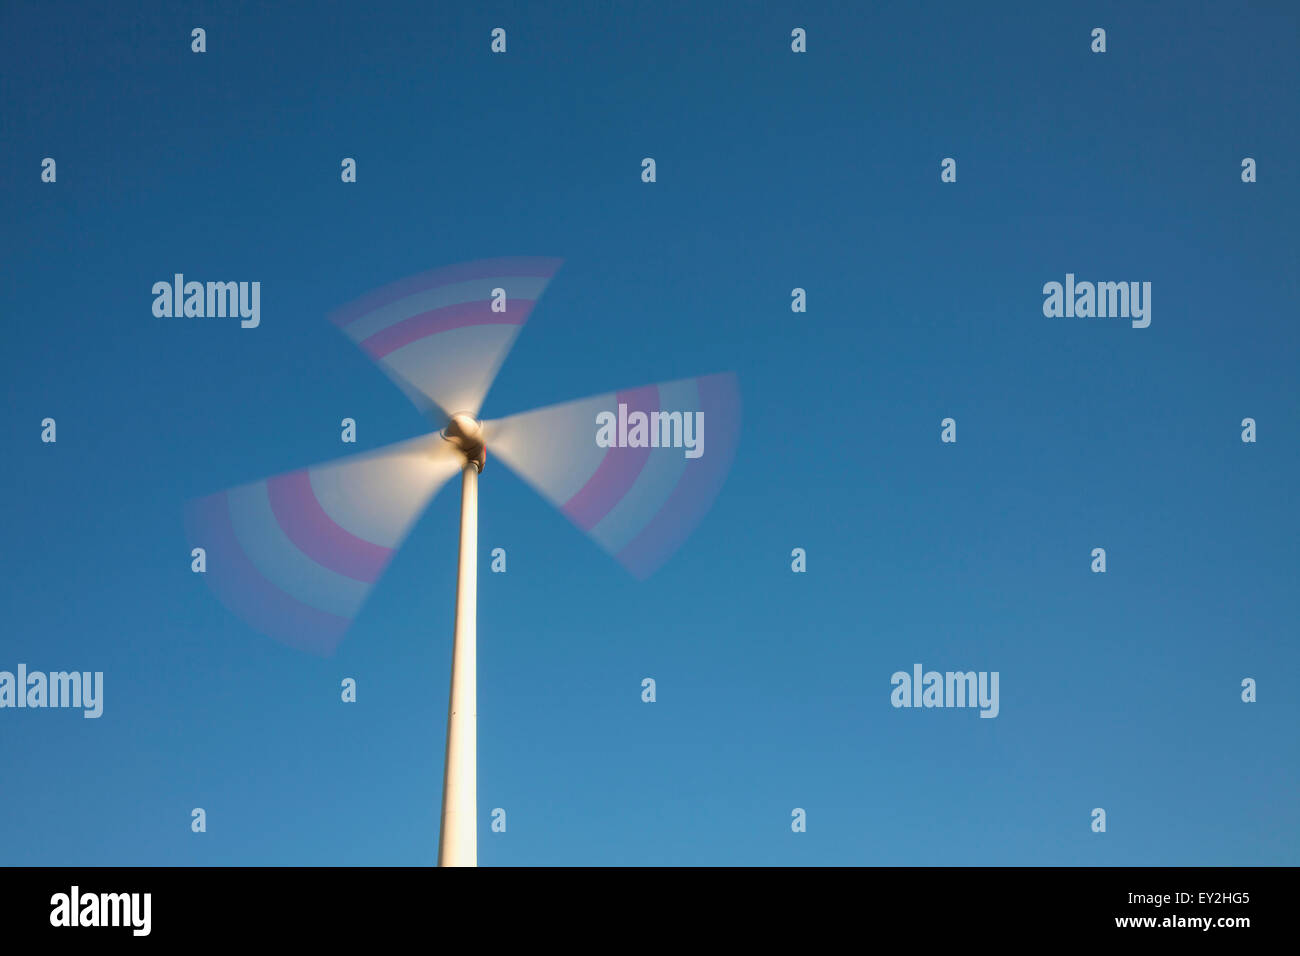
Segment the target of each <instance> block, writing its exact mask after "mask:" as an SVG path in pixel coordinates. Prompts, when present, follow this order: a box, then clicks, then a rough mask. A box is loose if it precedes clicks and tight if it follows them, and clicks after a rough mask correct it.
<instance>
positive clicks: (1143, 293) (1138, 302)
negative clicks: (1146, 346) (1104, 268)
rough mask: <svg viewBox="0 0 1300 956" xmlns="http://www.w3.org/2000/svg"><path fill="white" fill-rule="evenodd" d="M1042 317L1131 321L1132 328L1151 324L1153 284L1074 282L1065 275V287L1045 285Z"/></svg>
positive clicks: (1070, 275)
mask: <svg viewBox="0 0 1300 956" xmlns="http://www.w3.org/2000/svg"><path fill="white" fill-rule="evenodd" d="M1043 295H1044V296H1046V298H1044V299H1043V315H1045V316H1047V317H1048V318H1049V319H1059V318H1061V317H1065V318H1067V319H1073V318H1076V317H1078V318H1081V319H1092V318H1097V319H1132V320H1133V328H1135V329H1145V328H1146V327H1147V326H1148V325H1150V324H1151V283H1150V282H1096V283H1093V282H1075V281H1074V273H1073V272H1067V273H1066V274H1065V285H1062V284H1061V283H1059V282H1048V283H1046V284H1044V286H1043Z"/></svg>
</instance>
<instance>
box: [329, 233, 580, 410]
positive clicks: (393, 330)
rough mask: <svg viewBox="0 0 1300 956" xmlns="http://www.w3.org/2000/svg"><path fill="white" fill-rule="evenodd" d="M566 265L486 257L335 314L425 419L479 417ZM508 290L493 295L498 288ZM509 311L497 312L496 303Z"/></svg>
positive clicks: (401, 284) (397, 285) (388, 289)
mask: <svg viewBox="0 0 1300 956" xmlns="http://www.w3.org/2000/svg"><path fill="white" fill-rule="evenodd" d="M560 263H561V260H559V259H544V258H510V259H483V260H480V261H477V262H466V263H461V264H460V265H454V266H447V267H445V268H441V269H434V270H432V271H430V272H424V273H421V274H420V275H416V276H411V277H410V278H407V279H402V280H399V281H398V282H394V283H391V284H390V285H386V286H384V287H382V288H380V289H376V290H375V291H374V292H371V293H369V294H367V295H365V296H362V297H361V298H360V299H357V300H356V301H355V302H352V303H350V304H348V305H345V306H343V307H342V308H340V309H338V310H337V311H336V312H335V313H334V314H333V315H331V316H330V321H332V322H333V323H334V324H335V325H337V326H339V327H340V328H341V329H342V330H343V331H344V332H345V333H346V334H347V335H348V337H349V338H351V339H352V341H354V342H356V343H357V344H358V345H359V346H361V348H362V349H363V350H364V351H365V352H366V354H368V355H369V356H370V357H371V358H372V359H374V360H375V362H377V363H378V365H379V367H380V368H381V369H383V370H384V372H385V374H387V375H388V377H389V378H390V379H392V380H393V382H394V383H395V384H396V385H397V386H398V388H400V389H401V390H402V391H403V392H405V393H406V396H407V397H408V398H409V399H411V401H413V402H414V403H415V404H416V406H417V407H418V408H419V409H420V410H421V411H423V412H425V413H430V414H436V417H441V419H442V420H443V421H445V420H446V419H448V418H450V417H451V416H452V415H454V414H456V413H457V412H468V413H469V414H470V415H472V416H474V417H475V418H477V417H478V411H479V408H480V407H481V406H482V404H483V398H484V397H485V396H486V395H487V391H488V388H489V387H490V386H491V385H492V379H493V378H494V377H495V376H496V373H497V370H498V369H499V368H500V367H501V363H502V361H504V360H505V357H506V353H507V352H509V351H510V346H511V345H513V344H514V341H515V337H516V336H517V335H518V334H519V330H520V329H521V328H522V327H523V324H524V322H525V321H526V320H527V319H528V315H529V313H530V312H531V311H532V308H533V306H534V305H535V304H536V302H537V300H538V299H539V298H540V297H541V295H542V292H543V290H545V288H546V285H547V283H548V282H549V281H550V279H551V276H553V275H554V274H555V272H556V270H557V269H559V267H560ZM494 289H499V290H503V292H504V299H502V298H501V295H500V294H498V295H497V296H495V297H494V296H493V290H494ZM494 304H495V305H496V308H497V309H502V308H504V311H493V305H494Z"/></svg>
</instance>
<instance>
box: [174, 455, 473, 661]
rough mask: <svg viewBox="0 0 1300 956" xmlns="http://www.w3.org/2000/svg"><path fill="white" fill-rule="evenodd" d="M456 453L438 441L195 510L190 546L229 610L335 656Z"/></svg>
mask: <svg viewBox="0 0 1300 956" xmlns="http://www.w3.org/2000/svg"><path fill="white" fill-rule="evenodd" d="M463 460H464V459H463V458H462V457H461V455H460V453H459V452H457V451H456V450H455V448H453V446H452V445H451V444H450V443H449V442H447V441H445V440H443V438H442V437H441V436H440V435H438V434H437V433H436V432H435V433H433V434H431V435H425V436H422V437H420V438H413V439H411V440H409V441H404V442H399V443H397V444H395V445H389V446H387V447H385V448H381V449H378V450H377V451H374V452H370V453H365V454H360V455H355V456H352V457H350V458H344V459H339V460H338V461H334V462H327V463H325V464H321V465H314V466H312V467H310V468H303V469H299V470H298V471H291V472H287V473H285V474H282V475H277V476H275V477H273V478H265V479H263V480H261V481H255V482H252V483H251V484H247V485H241V486H240V487H238V488H231V489H228V490H226V491H220V492H217V493H216V494H213V495H209V496H207V497H206V498H199V499H197V500H195V501H191V502H189V503H188V505H187V506H186V514H185V524H186V532H187V536H188V540H189V542H190V546H191V547H192V548H194V547H201V548H204V549H205V550H206V552H207V554H206V564H207V572H206V574H204V577H205V578H206V579H207V582H208V584H209V586H210V587H211V588H212V589H213V591H215V592H216V594H217V596H218V597H219V598H220V599H221V601H222V603H224V604H225V605H226V606H227V607H228V608H230V610H231V611H233V612H234V613H235V614H236V615H238V616H239V617H242V618H243V619H244V620H246V621H248V622H249V623H250V624H251V625H252V626H253V627H254V628H256V629H257V630H259V631H261V632H263V633H265V634H267V635H269V636H271V637H274V638H275V639H276V640H279V641H281V642H283V643H285V644H288V645H290V646H291V647H296V648H298V649H300V650H306V651H311V652H313V653H316V654H320V655H322V656H326V657H328V656H329V655H331V654H333V653H334V650H335V648H336V647H337V646H338V643H339V641H340V640H342V638H343V633H344V631H346V630H347V627H348V625H349V624H350V623H351V621H352V618H353V617H355V616H356V614H357V612H358V611H359V610H360V609H361V605H362V603H363V602H364V601H365V598H366V595H367V593H368V592H369V591H370V589H371V587H373V586H374V584H375V582H376V581H377V580H378V579H379V576H380V574H381V573H382V572H383V570H384V568H385V567H386V566H387V564H388V561H389V559H390V558H391V557H392V556H393V553H394V552H395V551H396V550H397V547H398V546H399V545H400V544H401V543H402V539H403V538H405V537H406V533H407V531H408V530H410V527H411V525H412V524H414V523H415V519H416V518H417V517H419V515H420V512H421V511H423V510H424V506H425V505H426V504H427V503H428V501H429V499H430V498H431V497H432V496H433V494H434V493H435V492H436V491H437V490H438V488H439V487H441V485H442V484H443V483H444V482H445V481H447V479H449V478H451V477H452V476H453V475H455V474H457V473H458V472H459V471H460V469H461V465H462V462H463Z"/></svg>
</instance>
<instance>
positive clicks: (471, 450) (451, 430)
mask: <svg viewBox="0 0 1300 956" xmlns="http://www.w3.org/2000/svg"><path fill="white" fill-rule="evenodd" d="M442 437H443V438H445V439H447V441H449V442H451V443H452V444H453V445H455V446H456V447H457V448H459V449H460V451H461V454H463V455H464V456H465V458H466V460H467V461H472V462H474V464H475V465H477V466H478V470H479V471H480V472H481V471H482V470H483V466H484V465H485V464H487V443H486V442H485V441H484V439H483V423H482V422H480V421H479V420H478V419H476V418H475V417H474V416H473V415H471V414H470V413H469V412H457V413H456V414H455V415H452V416H451V421H449V422H448V423H447V427H446V428H444V429H443V430H442Z"/></svg>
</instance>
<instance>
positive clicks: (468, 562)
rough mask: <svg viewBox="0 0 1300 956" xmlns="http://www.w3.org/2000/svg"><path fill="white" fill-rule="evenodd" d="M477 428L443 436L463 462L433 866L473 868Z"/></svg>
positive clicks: (452, 429)
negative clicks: (439, 812)
mask: <svg viewBox="0 0 1300 956" xmlns="http://www.w3.org/2000/svg"><path fill="white" fill-rule="evenodd" d="M466 417H468V416H466ZM457 418H459V416H457ZM471 422H472V423H473V424H472V425H470V423H471ZM477 424H478V423H477V422H474V421H473V419H472V418H470V419H469V422H464V421H459V422H458V421H457V420H456V419H453V422H452V424H451V425H449V426H448V428H447V431H446V433H444V434H445V435H446V437H447V438H448V440H450V441H454V442H455V443H456V444H457V445H459V446H460V447H461V449H462V450H463V451H465V452H466V457H467V461H466V462H465V467H464V469H463V470H462V472H461V486H460V559H459V561H458V563H457V568H456V632H455V640H454V643H453V645H452V652H451V699H450V701H449V703H448V706H447V760H446V766H445V768H444V773H443V779H442V825H441V831H440V834H439V838H438V865H439V866H478V812H477V808H478V687H477V681H478V677H477V670H478V660H477V653H478V652H477V647H476V643H477V635H476V631H477V627H476V625H477V610H476V601H477V595H478V476H479V471H480V470H481V468H482V464H483V461H484V458H485V456H484V454H483V446H482V441H481V432H479V431H478V430H477V428H476V426H477Z"/></svg>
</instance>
